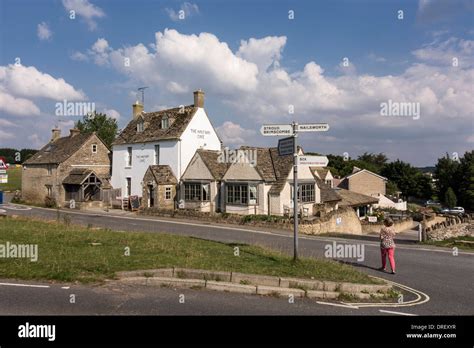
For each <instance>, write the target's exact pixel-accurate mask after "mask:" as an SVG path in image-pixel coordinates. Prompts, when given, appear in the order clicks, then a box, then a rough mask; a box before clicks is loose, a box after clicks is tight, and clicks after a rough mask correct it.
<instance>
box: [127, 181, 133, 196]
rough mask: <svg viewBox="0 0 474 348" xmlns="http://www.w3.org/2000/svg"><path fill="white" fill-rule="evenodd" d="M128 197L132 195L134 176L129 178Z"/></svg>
mask: <svg viewBox="0 0 474 348" xmlns="http://www.w3.org/2000/svg"><path fill="white" fill-rule="evenodd" d="M126 185H127V197H129V196H131V195H132V178H127V182H126Z"/></svg>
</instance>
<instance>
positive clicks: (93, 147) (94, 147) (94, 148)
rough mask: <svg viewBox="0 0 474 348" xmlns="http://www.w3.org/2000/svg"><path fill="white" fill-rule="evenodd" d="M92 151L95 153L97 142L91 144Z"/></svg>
mask: <svg viewBox="0 0 474 348" xmlns="http://www.w3.org/2000/svg"><path fill="white" fill-rule="evenodd" d="M92 153H97V144H92Z"/></svg>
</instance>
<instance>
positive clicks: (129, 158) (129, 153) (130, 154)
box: [125, 146, 133, 168]
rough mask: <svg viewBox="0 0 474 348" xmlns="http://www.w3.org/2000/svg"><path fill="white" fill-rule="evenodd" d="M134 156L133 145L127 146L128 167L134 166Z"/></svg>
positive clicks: (126, 165)
mask: <svg viewBox="0 0 474 348" xmlns="http://www.w3.org/2000/svg"><path fill="white" fill-rule="evenodd" d="M132 157H133V147H132V146H127V156H126V163H125V167H127V168H131V167H132Z"/></svg>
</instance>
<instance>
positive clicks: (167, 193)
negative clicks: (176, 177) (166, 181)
mask: <svg viewBox="0 0 474 348" xmlns="http://www.w3.org/2000/svg"><path fill="white" fill-rule="evenodd" d="M165 199H166V200H167V201H169V200H170V199H171V187H165Z"/></svg>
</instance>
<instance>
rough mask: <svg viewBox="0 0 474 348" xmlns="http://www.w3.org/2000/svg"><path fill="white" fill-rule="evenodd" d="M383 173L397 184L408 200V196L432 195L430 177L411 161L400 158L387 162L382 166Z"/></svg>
mask: <svg viewBox="0 0 474 348" xmlns="http://www.w3.org/2000/svg"><path fill="white" fill-rule="evenodd" d="M381 175H383V176H385V177H386V178H387V179H388V180H390V181H391V182H393V183H395V184H396V186H397V187H398V188H399V189H400V191H402V197H404V199H405V200H408V197H417V198H430V197H431V189H430V188H431V185H430V180H429V178H428V177H426V176H425V175H423V173H421V172H420V171H419V170H418V169H416V168H415V167H412V166H411V165H410V164H409V163H405V162H403V161H400V160H396V161H395V162H391V163H387V164H385V165H384V167H383V168H382V170H381Z"/></svg>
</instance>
